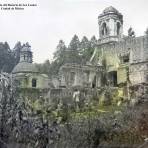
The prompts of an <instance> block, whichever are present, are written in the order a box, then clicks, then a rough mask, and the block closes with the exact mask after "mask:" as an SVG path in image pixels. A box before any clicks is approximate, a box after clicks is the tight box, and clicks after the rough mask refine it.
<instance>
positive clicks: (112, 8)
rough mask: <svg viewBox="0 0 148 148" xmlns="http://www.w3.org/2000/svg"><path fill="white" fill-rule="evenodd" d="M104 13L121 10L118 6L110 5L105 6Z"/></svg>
mask: <svg viewBox="0 0 148 148" xmlns="http://www.w3.org/2000/svg"><path fill="white" fill-rule="evenodd" d="M103 13H104V14H107V13H119V11H118V10H117V9H116V8H114V7H112V6H110V7H107V8H105V9H104V11H103Z"/></svg>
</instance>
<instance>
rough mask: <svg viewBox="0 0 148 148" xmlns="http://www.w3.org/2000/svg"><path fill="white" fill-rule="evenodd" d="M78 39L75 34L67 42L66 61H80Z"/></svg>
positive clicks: (78, 62)
mask: <svg viewBox="0 0 148 148" xmlns="http://www.w3.org/2000/svg"><path fill="white" fill-rule="evenodd" d="M79 51H80V41H79V38H78V36H77V35H74V36H73V38H72V40H71V41H70V43H69V46H68V50H67V54H66V56H67V57H66V58H67V61H66V62H67V63H77V64H80V63H81V59H80V55H79Z"/></svg>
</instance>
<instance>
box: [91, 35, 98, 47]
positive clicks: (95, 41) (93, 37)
mask: <svg viewBox="0 0 148 148" xmlns="http://www.w3.org/2000/svg"><path fill="white" fill-rule="evenodd" d="M90 46H91V48H93V49H94V48H95V47H96V46H97V39H96V37H95V36H92V37H91V39H90Z"/></svg>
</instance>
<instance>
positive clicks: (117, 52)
mask: <svg viewBox="0 0 148 148" xmlns="http://www.w3.org/2000/svg"><path fill="white" fill-rule="evenodd" d="M98 49H102V55H103V57H104V59H105V60H106V68H107V71H108V72H110V71H118V70H121V67H120V65H121V61H120V57H121V56H124V55H128V54H129V63H128V66H129V75H130V76H129V77H130V79H131V83H132V84H138V83H145V82H146V81H147V72H146V71H147V65H148V62H147V61H148V37H146V36H141V37H136V38H134V37H125V38H123V39H122V40H120V41H119V42H113V43H107V44H100V45H98ZM122 71H124V73H126V72H125V69H123V67H122ZM119 72H120V73H121V71H119ZM120 73H118V78H119V75H120ZM123 79H124V80H122V77H120V80H118V81H119V82H122V81H125V77H123Z"/></svg>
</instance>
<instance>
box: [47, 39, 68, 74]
mask: <svg viewBox="0 0 148 148" xmlns="http://www.w3.org/2000/svg"><path fill="white" fill-rule="evenodd" d="M66 61H67V47H66V45H65V43H64V41H63V40H60V41H59V43H58V45H57V47H56V52H55V53H54V58H53V61H52V63H51V65H50V69H49V75H50V76H51V75H57V74H58V72H59V69H60V67H61V66H62V65H63V64H65V63H66Z"/></svg>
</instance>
